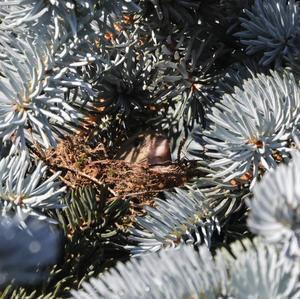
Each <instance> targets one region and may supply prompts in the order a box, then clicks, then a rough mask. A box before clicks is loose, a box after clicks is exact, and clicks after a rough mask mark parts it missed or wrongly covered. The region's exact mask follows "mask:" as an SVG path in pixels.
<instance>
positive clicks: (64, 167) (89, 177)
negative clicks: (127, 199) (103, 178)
mask: <svg viewBox="0 0 300 299" xmlns="http://www.w3.org/2000/svg"><path fill="white" fill-rule="evenodd" d="M57 168H62V169H66V170H69V171H71V172H74V173H76V174H78V175H80V176H82V177H84V178H86V179H88V180H90V181H92V182H93V183H95V184H97V185H98V186H103V185H105V184H104V183H102V182H100V181H98V180H97V179H95V178H93V177H91V176H90V175H88V174H86V173H84V172H82V171H80V170H78V169H75V168H72V167H69V166H63V165H59V166H57ZM108 191H109V192H110V193H111V194H112V195H114V196H118V195H117V194H116V192H115V191H114V190H112V189H111V188H110V187H108Z"/></svg>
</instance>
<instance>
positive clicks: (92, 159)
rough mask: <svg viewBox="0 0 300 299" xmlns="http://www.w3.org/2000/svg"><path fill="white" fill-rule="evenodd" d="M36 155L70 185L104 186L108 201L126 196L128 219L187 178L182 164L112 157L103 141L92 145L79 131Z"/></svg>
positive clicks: (182, 183) (72, 187) (76, 186)
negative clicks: (131, 160) (150, 162)
mask: <svg viewBox="0 0 300 299" xmlns="http://www.w3.org/2000/svg"><path fill="white" fill-rule="evenodd" d="M39 155H40V158H42V159H43V160H44V162H45V163H46V164H47V165H48V167H49V169H50V171H51V172H56V171H61V175H60V179H61V180H62V181H63V182H64V183H65V185H67V186H68V188H69V189H76V188H78V187H84V186H87V185H93V186H94V187H96V188H101V187H103V186H106V187H107V188H108V190H109V193H110V195H109V198H108V201H114V200H117V199H126V198H129V199H130V208H129V215H127V217H126V218H127V219H128V223H129V222H133V221H134V219H135V218H136V216H140V215H143V213H144V212H143V207H144V206H145V205H154V197H155V196H156V195H157V194H158V193H159V192H161V191H164V190H169V189H172V188H174V187H178V186H182V185H184V183H185V182H186V181H187V180H188V167H187V165H185V164H182V163H172V162H170V163H166V164H164V165H149V164H148V163H130V162H126V161H124V160H116V159H111V158H109V154H108V153H107V152H106V149H105V148H104V146H103V145H102V144H99V145H98V146H96V147H91V146H90V145H89V144H88V143H87V142H86V141H85V139H84V137H81V136H79V135H74V136H67V137H66V138H65V140H63V141H61V142H60V143H59V144H58V146H57V147H56V148H51V149H48V150H47V151H46V152H44V153H43V154H42V155H41V153H39Z"/></svg>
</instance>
